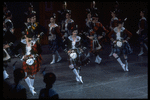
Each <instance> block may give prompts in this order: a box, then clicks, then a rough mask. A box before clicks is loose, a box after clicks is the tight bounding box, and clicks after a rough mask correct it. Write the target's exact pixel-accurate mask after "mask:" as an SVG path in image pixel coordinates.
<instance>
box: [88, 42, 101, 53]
mask: <svg viewBox="0 0 150 100" xmlns="http://www.w3.org/2000/svg"><path fill="white" fill-rule="evenodd" d="M98 43H99V41H98ZM98 43H94V45H93V40H91V41H90V52H91V53H96V52H99V51H100V50H102V49H98V50H96V48H97V47H99V45H98ZM99 44H100V43H99ZM93 47H94V49H93Z"/></svg>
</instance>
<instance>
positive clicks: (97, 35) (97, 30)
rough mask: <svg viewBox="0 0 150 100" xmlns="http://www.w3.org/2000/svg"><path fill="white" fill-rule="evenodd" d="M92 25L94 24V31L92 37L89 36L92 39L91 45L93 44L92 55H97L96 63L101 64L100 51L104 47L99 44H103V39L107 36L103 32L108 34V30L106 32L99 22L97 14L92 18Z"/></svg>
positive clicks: (91, 33)
mask: <svg viewBox="0 0 150 100" xmlns="http://www.w3.org/2000/svg"><path fill="white" fill-rule="evenodd" d="M92 23H93V29H92V30H91V32H90V36H87V37H88V38H89V39H90V44H91V45H90V46H91V50H90V53H93V54H95V56H96V59H95V62H96V63H98V64H100V63H101V60H102V58H101V57H100V56H99V51H100V49H101V47H102V46H101V45H100V43H99V42H101V39H102V38H103V37H104V35H105V34H104V33H103V32H102V31H105V32H106V33H108V30H106V29H105V27H104V26H103V25H102V24H101V23H100V22H99V21H98V14H97V13H95V15H94V16H93V17H92Z"/></svg>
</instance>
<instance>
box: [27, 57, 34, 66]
mask: <svg viewBox="0 0 150 100" xmlns="http://www.w3.org/2000/svg"><path fill="white" fill-rule="evenodd" d="M33 63H34V59H33V58H30V59H28V60H26V64H28V65H33Z"/></svg>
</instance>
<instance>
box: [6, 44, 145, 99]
mask: <svg viewBox="0 0 150 100" xmlns="http://www.w3.org/2000/svg"><path fill="white" fill-rule="evenodd" d="M131 47H132V48H133V53H132V54H130V55H129V56H128V59H129V61H128V63H129V72H124V71H123V69H122V68H121V66H120V65H119V63H118V62H117V61H116V59H115V58H114V57H113V56H112V57H109V53H110V45H109V44H106V45H104V50H103V51H101V52H100V57H101V58H102V62H101V63H100V65H98V64H96V63H95V62H94V61H95V56H93V55H92V56H91V62H90V64H89V65H87V66H83V67H82V68H81V72H80V75H81V76H82V80H83V82H84V83H83V84H81V83H79V82H77V81H76V79H75V75H74V73H73V72H72V70H71V69H69V67H68V61H67V58H66V56H67V55H66V54H65V53H64V52H63V51H62V50H60V55H61V57H62V60H61V61H60V62H59V63H55V64H53V65H50V62H51V61H52V55H51V54H50V53H49V50H48V45H43V46H42V50H43V52H42V58H43V61H42V65H41V70H40V71H39V72H38V73H37V74H36V76H35V83H34V87H35V91H36V92H37V94H36V95H34V96H33V95H32V94H31V93H30V91H29V88H28V86H27V84H26V83H25V81H24V80H22V81H21V84H22V85H23V86H24V87H26V89H27V98H28V99H38V98H39V92H40V90H41V89H42V88H45V83H44V82H43V75H42V74H41V71H42V70H43V69H44V68H45V67H46V73H47V72H53V73H55V75H56V77H57V79H56V82H55V83H54V85H53V89H54V90H55V91H56V92H57V93H58V94H59V98H60V99H103V98H104V99H148V53H147V51H146V50H145V49H144V51H145V53H144V54H143V55H142V56H139V57H138V56H137V55H138V53H139V52H140V49H139V47H137V46H135V45H132V46H131ZM121 59H122V61H123V62H124V59H123V56H121ZM15 61H17V63H16V68H21V67H22V62H21V61H20V59H19V58H12V60H11V62H10V63H9V67H8V68H7V72H8V74H9V79H8V80H7V81H9V82H10V83H13V82H14V81H13V67H12V64H13V63H14V62H15ZM56 61H57V57H56Z"/></svg>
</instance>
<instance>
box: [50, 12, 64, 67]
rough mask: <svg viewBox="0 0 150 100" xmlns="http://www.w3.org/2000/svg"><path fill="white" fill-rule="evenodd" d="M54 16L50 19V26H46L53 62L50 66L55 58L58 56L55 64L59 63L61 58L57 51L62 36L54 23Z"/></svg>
mask: <svg viewBox="0 0 150 100" xmlns="http://www.w3.org/2000/svg"><path fill="white" fill-rule="evenodd" d="M55 19H56V16H55V14H53V16H51V17H50V24H48V27H49V36H48V40H49V48H50V51H51V52H52V57H53V60H52V62H50V64H54V63H55V56H56V55H57V56H58V60H57V62H59V61H60V60H61V59H62V58H61V56H60V55H59V53H58V49H59V48H60V46H61V43H62V34H61V33H60V29H59V27H58V25H57V24H56V23H55Z"/></svg>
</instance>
